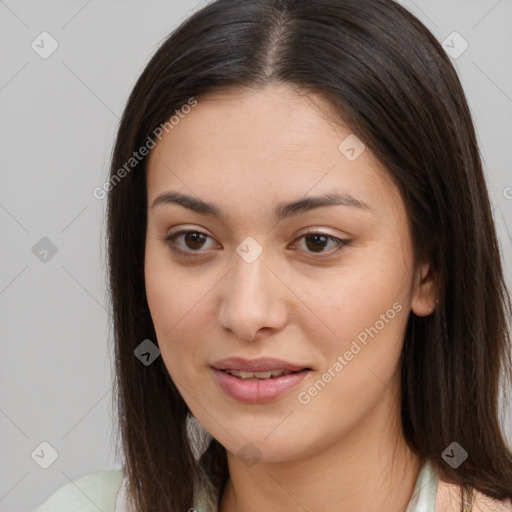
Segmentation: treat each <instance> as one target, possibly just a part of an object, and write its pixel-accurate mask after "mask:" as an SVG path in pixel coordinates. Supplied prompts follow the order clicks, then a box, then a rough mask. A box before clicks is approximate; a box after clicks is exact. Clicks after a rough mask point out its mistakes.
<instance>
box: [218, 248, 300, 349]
mask: <svg viewBox="0 0 512 512" xmlns="http://www.w3.org/2000/svg"><path fill="white" fill-rule="evenodd" d="M280 277H281V276H279V275H278V272H276V271H275V270H274V269H273V268H270V267H269V266H268V262H267V259H266V258H265V257H264V253H263V254H262V255H260V256H259V258H257V259H256V260H255V261H253V262H252V263H247V262H246V261H244V259H242V258H239V257H237V258H235V263H234V268H233V269H232V270H231V272H229V274H228V275H227V276H226V278H225V279H224V280H223V282H224V286H223V288H222V300H221V306H220V311H219V315H220V322H221V325H222V327H224V328H225V329H228V330H230V331H231V332H232V333H233V334H234V335H235V336H236V337H237V338H239V339H243V340H247V341H252V340H254V339H255V338H256V337H257V336H258V335H261V333H262V332H265V331H269V333H270V332H274V331H278V330H280V329H282V328H283V326H284V325H285V323H286V321H287V302H286V300H287V299H286V293H288V294H289V293H290V291H288V288H287V287H286V285H285V284H284V283H283V281H282V280H281V279H282V278H280Z"/></svg>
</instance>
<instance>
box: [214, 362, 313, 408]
mask: <svg viewBox="0 0 512 512" xmlns="http://www.w3.org/2000/svg"><path fill="white" fill-rule="evenodd" d="M213 373H214V375H215V377H216V379H217V382H218V383H219V386H220V388H221V389H222V391H224V393H226V394H227V395H229V396H230V397H231V398H234V399H235V400H238V401H239V402H244V403H252V404H254V403H261V402H270V401H272V400H275V399H276V398H279V397H280V396H282V395H283V394H284V393H286V392H287V391H289V390H290V389H292V388H293V387H295V386H296V385H297V384H298V383H299V382H300V381H302V379H303V378H304V377H305V376H306V375H307V374H308V373H309V370H302V371H300V372H297V373H289V374H288V375H281V376H280V377H274V378H272V379H261V380H258V381H256V380H243V379H241V378H238V377H235V376H234V375H231V374H230V373H228V372H224V371H222V370H217V369H215V368H213Z"/></svg>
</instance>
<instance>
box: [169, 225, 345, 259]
mask: <svg viewBox="0 0 512 512" xmlns="http://www.w3.org/2000/svg"><path fill="white" fill-rule="evenodd" d="M180 237H183V239H182V240H183V242H184V243H185V248H183V246H182V247H179V246H178V244H177V243H176V242H175V240H176V239H178V238H180ZM208 238H211V237H210V236H209V235H207V234H206V233H202V232H201V231H196V230H192V229H182V230H180V231H177V232H176V233H173V234H172V235H170V236H168V237H167V238H165V241H166V242H167V244H168V246H169V248H170V249H171V250H172V251H173V252H175V253H180V254H188V255H191V253H194V252H196V253H200V252H204V251H201V250H200V249H202V248H204V243H205V241H206V240H207V239H208ZM303 238H304V239H305V242H306V247H307V252H312V253H317V254H326V251H323V249H324V248H325V245H326V244H328V242H333V243H334V245H335V248H334V250H332V251H330V254H333V253H337V252H338V251H340V250H342V249H343V248H344V247H345V246H347V245H350V243H351V242H350V240H345V239H341V238H338V237H335V236H332V235H329V234H327V233H322V232H320V231H308V232H306V233H303V234H302V235H301V236H300V237H298V238H297V239H296V240H295V241H297V240H301V239H303ZM327 255H329V252H327Z"/></svg>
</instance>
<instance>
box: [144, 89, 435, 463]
mask: <svg viewBox="0 0 512 512" xmlns="http://www.w3.org/2000/svg"><path fill="white" fill-rule="evenodd" d="M347 137H350V138H349V139H347ZM346 139H347V140H346ZM344 141H345V142H344ZM340 144H341V146H340ZM351 148H353V149H354V151H351ZM362 149H363V146H361V142H360V141H359V142H358V141H357V140H356V139H354V136H353V135H352V133H351V131H350V129H349V128H348V127H346V126H344V125H340V123H339V121H338V123H336V122H334V118H333V117H332V116H331V115H330V111H329V105H328V104H327V103H324V101H323V100H322V99H321V98H320V97H318V96H315V95H311V94H309V95H305V94H304V93H301V94H298V93H297V92H295V91H294V90H293V89H291V88H288V87H285V86H269V87H267V88H265V89H263V90H260V91H258V92H254V91H253V92H250V93H246V92H244V93H241V92H240V91H239V92H238V93H236V94H233V95H231V96H228V95H223V96H219V95H217V96H211V97H209V98H208V99H206V98H205V99H201V100H199V101H198V104H197V106H195V107H194V108H192V109H191V111H190V112H189V113H188V114H187V115H186V116H183V118H181V119H180V121H179V124H177V125H175V126H174V128H173V129H172V130H170V131H169V132H168V133H164V136H163V138H162V139H161V141H160V142H158V144H157V146H156V147H155V148H154V149H153V150H152V151H151V153H150V156H149V160H148V166H147V196H148V212H147V213H148V224H147V237H146V254H145V279H146V293H147V299H148V304H149V308H150V312H151V316H152V320H153V323H154V326H155V330H156V334H157V342H158V345H159V348H160V351H161V357H162V358H163V361H164V363H165V366H166V368H167V370H168V372H169V374H170V376H171V378H172V379H173V381H174V383H175V384H176V386H177V388H178V390H179V391H180V393H181V395H182V396H183V398H184V400H185V402H186V403H187V405H188V407H189V408H190V410H191V412H192V413H193V415H194V416H195V417H196V418H197V420H198V421H199V423H201V424H202V425H203V426H204V428H205V429H206V430H208V431H209V432H210V433H211V434H212V435H213V436H214V437H215V438H216V439H217V440H218V441H219V442H220V443H221V444H222V445H224V446H225V447H226V448H227V450H228V451H229V452H233V453H238V452H239V450H241V449H242V448H243V447H244V446H245V447H247V446H254V447H256V448H251V449H254V450H257V452H258V457H259V458H261V460H262V461H278V460H279V461H286V460H293V459H295V458H299V457H305V456H307V455H309V454H312V453H314V452H317V451H319V450H322V449H326V448H328V447H329V446H333V445H334V444H335V443H336V442H338V441H341V440H342V439H346V438H348V436H351V435H353V434H354V433H355V432H357V431H358V427H360V426H362V425H363V424H367V423H368V420H369V419H371V418H377V417H380V418H381V419H382V418H383V417H385V416H386V414H388V413H389V411H390V404H391V403H392V401H397V400H398V394H396V393H394V392H393V390H394V391H397V390H398V387H397V386H398V382H399V380H398V378H399V358H400V353H401V349H402V344H403V337H404V332H405V327H406V323H407V319H408V315H409V313H410V311H411V309H412V310H413V311H414V312H415V313H416V314H418V315H426V314H429V313H430V309H431V307H432V305H433V302H432V301H434V302H435V298H434V297H433V296H432V293H431V285H430V284H429V281H428V265H422V266H420V267H418V268H415V267H413V259H412V246H411V238H410V232H409V226H408V217H407V212H406V210H405V207H404V203H403V201H402V199H401V196H400V194H399V192H398V189H397V188H396V187H395V185H394V184H393V183H392V181H391V179H390V177H389V174H388V172H387V171H386V169H385V168H384V167H383V166H382V165H381V164H380V163H379V162H378V161H377V160H376V159H375V157H374V156H373V155H372V153H371V152H370V150H369V149H368V148H366V149H364V150H363V151H362V152H361V150H362ZM359 153H360V154H359ZM171 193H174V194H182V195H186V196H190V197H191V198H193V199H194V200H196V201H199V200H200V201H204V202H207V203H211V204H213V205H215V207H216V209H217V210H218V212H220V213H219V216H215V215H212V214H208V213H206V212H205V211H195V210H193V209H191V208H189V207H186V206H184V205H183V204H178V203H176V202H173V201H171V200H170V198H169V197H168V199H167V200H162V199H160V200H159V201H158V204H156V205H154V206H153V203H154V201H155V199H156V198H157V197H159V196H162V195H163V194H171ZM326 194H336V195H339V196H340V197H343V196H344V197H345V199H347V197H349V196H350V197H351V198H352V199H351V200H350V201H348V200H345V201H344V202H340V204H330V205H325V204H324V205H323V206H318V205H317V206H316V207H311V208H306V207H304V203H302V206H303V207H296V208H288V209H287V208H282V205H284V204H287V203H293V202H296V201H303V200H304V199H308V198H313V197H314V198H317V197H321V196H325V195H326ZM175 197H176V196H175ZM341 203H343V204H341ZM312 204H313V203H312V202H311V203H310V206H311V205H312ZM363 204H364V205H366V206H365V207H363V206H361V205H363ZM357 205H359V206H357ZM278 206H280V207H281V209H280V210H278V211H280V212H281V213H282V214H283V215H281V216H276V212H275V210H276V209H277V207H278ZM182 230H187V231H189V233H188V234H187V233H185V234H183V233H181V234H180V232H181V231H182ZM308 232H310V233H309V234H307V233H308ZM168 238H171V239H169V240H166V239H168ZM234 356H238V357H243V358H246V359H249V360H253V359H256V358H260V357H273V358H278V359H282V360H284V361H287V362H289V363H292V364H295V365H298V367H300V368H308V369H309V371H305V372H302V373H301V374H300V379H299V378H298V377H297V376H296V377H292V378H289V380H291V381H292V382H294V384H293V385H292V387H291V388H288V389H287V390H285V391H284V392H282V393H281V394H279V395H277V396H274V397H270V395H268V394H267V395H265V391H264V390H268V388H269V387H270V386H269V383H268V381H266V382H265V383H257V382H256V383H252V382H251V383H247V382H240V379H238V378H236V377H227V376H226V374H225V373H223V372H221V373H222V374H223V376H224V380H226V379H236V382H235V386H237V385H238V384H240V386H238V387H239V388H240V387H241V388H243V389H246V388H249V387H250V386H252V387H251V389H253V388H254V389H256V388H257V387H258V386H261V387H260V389H261V390H262V391H261V395H260V400H259V401H258V400H256V398H255V396H256V395H255V394H253V395H251V397H252V398H251V397H249V399H248V400H245V399H240V398H234V397H233V396H232V395H230V394H228V393H226V392H225V391H224V389H223V388H222V386H221V385H220V384H219V380H218V378H217V377H218V374H219V373H218V372H216V371H215V370H213V369H212V365H213V364H214V363H215V362H216V361H219V360H221V359H224V358H228V357H234ZM293 379H296V381H294V380H293ZM254 389H253V391H252V392H253V393H256V392H255V391H254ZM246 392H247V393H249V394H250V393H251V391H250V389H249V390H248V391H247V390H246ZM265 397H266V398H265ZM388 416H389V414H388ZM247 443H252V445H248V444H247Z"/></svg>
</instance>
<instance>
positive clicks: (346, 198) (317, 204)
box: [151, 192, 374, 221]
mask: <svg viewBox="0 0 512 512" xmlns="http://www.w3.org/2000/svg"><path fill="white" fill-rule="evenodd" d="M162 204H178V205H180V206H183V207H184V208H188V209H189V210H192V211H194V212H196V213H199V214H201V215H208V216H211V217H215V218H217V219H220V220H222V221H226V220H227V217H226V215H225V214H224V213H223V212H222V210H221V209H220V208H219V207H218V206H216V205H215V204H213V203H208V202H206V201H203V200H202V199H198V198H196V197H192V196H188V195H185V194H181V193H179V192H165V193H163V194H161V195H159V196H158V197H156V198H155V200H154V201H153V204H152V206H151V208H154V207H155V206H158V205H162ZM324 206H349V207H352V208H359V209H360V210H363V211H367V212H370V213H373V214H374V212H373V210H372V209H371V208H370V206H368V204H366V203H365V202H363V201H360V200H359V199H356V198H355V197H354V196H352V195H351V194H349V193H348V192H346V193H343V194H333V193H330V194H329V193H328V194H323V195H320V196H309V197H304V198H302V199H298V200H296V201H292V202H290V203H280V204H278V205H277V206H276V208H275V209H274V219H275V220H276V221H280V220H282V219H284V218H286V217H290V216H292V215H297V214H299V213H304V212H307V211H310V210H313V209H315V208H322V207H324Z"/></svg>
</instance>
